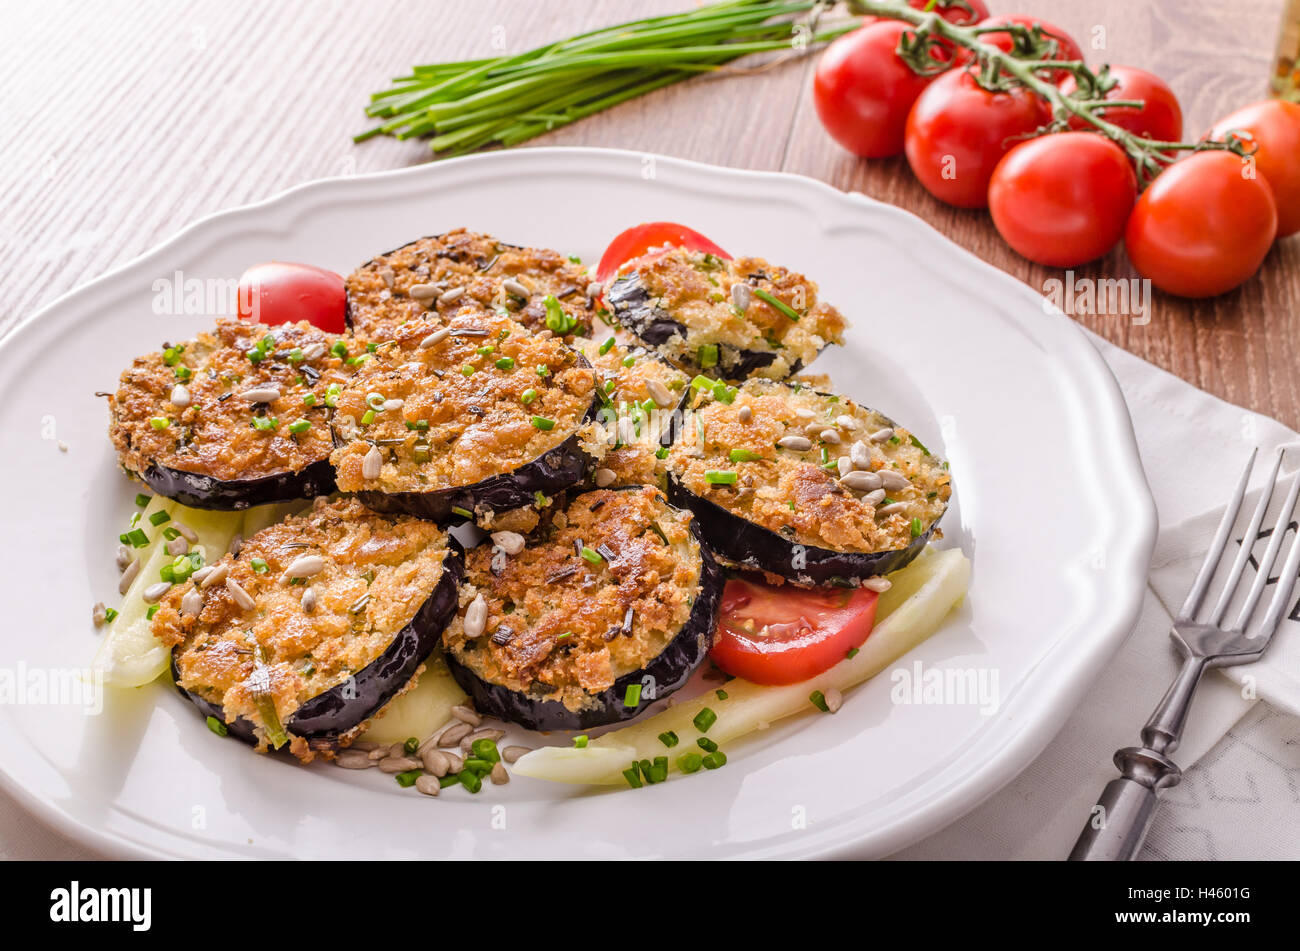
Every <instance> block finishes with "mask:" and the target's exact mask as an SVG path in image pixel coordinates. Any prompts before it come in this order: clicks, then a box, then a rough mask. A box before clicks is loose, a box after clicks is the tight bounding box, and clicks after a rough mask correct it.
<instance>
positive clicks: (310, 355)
mask: <svg viewBox="0 0 1300 951" xmlns="http://www.w3.org/2000/svg"><path fill="white" fill-rule="evenodd" d="M323 356H325V344H323V343H313V344H312V345H311V346H308V347H303V348H302V359H303V362H305V363H311V362H312V361H313V360H319V359H320V358H321V357H323Z"/></svg>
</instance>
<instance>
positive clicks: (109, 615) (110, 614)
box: [104, 608, 117, 624]
mask: <svg viewBox="0 0 1300 951" xmlns="http://www.w3.org/2000/svg"><path fill="white" fill-rule="evenodd" d="M115 617H117V608H109V609H108V610H106V611H105V612H104V623H105V624H107V623H108V622H110V621H111V620H113V618H115Z"/></svg>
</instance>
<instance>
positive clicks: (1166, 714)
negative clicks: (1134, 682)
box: [1070, 450, 1300, 861]
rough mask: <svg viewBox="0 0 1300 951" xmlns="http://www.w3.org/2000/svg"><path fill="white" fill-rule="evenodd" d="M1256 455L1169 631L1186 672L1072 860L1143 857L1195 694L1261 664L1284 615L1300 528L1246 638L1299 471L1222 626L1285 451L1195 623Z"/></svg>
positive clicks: (1299, 560) (1121, 762)
mask: <svg viewBox="0 0 1300 951" xmlns="http://www.w3.org/2000/svg"><path fill="white" fill-rule="evenodd" d="M1257 451H1258V450H1255V451H1252V452H1251V454H1250V459H1249V460H1247V462H1246V469H1245V471H1244V472H1242V474H1241V478H1240V479H1239V480H1238V482H1237V490H1236V491H1235V492H1234V493H1233V496H1232V501H1231V502H1230V503H1228V507H1227V509H1226V510H1225V511H1224V513H1223V519H1222V520H1221V521H1220V522H1219V527H1218V530H1217V531H1216V532H1215V534H1214V540H1213V542H1211V544H1210V550H1209V551H1208V552H1207V553H1206V555H1205V561H1204V562H1203V563H1202V564H1201V569H1200V571H1199V572H1198V573H1197V575H1196V580H1195V581H1194V582H1193V583H1192V590H1191V591H1189V592H1188V594H1187V600H1186V601H1184V602H1183V606H1182V609H1181V610H1180V611H1179V612H1178V617H1177V618H1175V619H1174V626H1173V629H1172V630H1171V631H1170V634H1171V636H1172V637H1173V639H1174V643H1175V644H1177V645H1178V648H1179V650H1180V651H1181V652H1182V654H1183V666H1182V669H1181V670H1180V671H1179V672H1178V676H1177V677H1176V678H1175V679H1174V682H1173V684H1171V685H1170V687H1169V690H1168V692H1167V693H1165V696H1164V699H1163V700H1161V701H1160V704H1159V706H1157V707H1156V710H1155V713H1153V714H1151V719H1149V720H1148V721H1147V725H1146V726H1145V727H1144V728H1143V729H1142V745H1141V746H1129V747H1126V748H1124V749H1122V750H1119V751H1118V752H1116V753H1115V765H1116V766H1117V767H1119V771H1120V774H1121V775H1120V777H1119V778H1118V779H1113V780H1111V781H1110V782H1109V783H1107V784H1106V788H1105V789H1103V790H1102V793H1101V798H1099V799H1098V800H1097V805H1096V806H1094V807H1093V810H1092V817H1091V819H1090V821H1089V822H1088V824H1087V825H1086V826H1085V827H1084V830H1083V833H1082V834H1081V835H1080V836H1079V840H1078V841H1077V842H1075V844H1074V848H1073V849H1072V850H1071V852H1070V860H1071V861H1098V860H1103V861H1104V860H1112V861H1114V860H1119V861H1127V860H1129V859H1132V858H1133V857H1134V856H1136V855H1137V853H1138V850H1139V849H1140V848H1141V847H1142V842H1143V840H1144V839H1145V838H1146V834H1147V830H1148V829H1149V828H1150V827H1151V820H1152V818H1153V817H1154V816H1155V809H1156V803H1157V802H1158V801H1159V794H1160V791H1161V790H1162V789H1167V788H1169V787H1170V786H1176V785H1177V784H1178V782H1179V781H1180V780H1181V779H1182V778H1183V774H1182V770H1180V769H1179V768H1178V766H1177V765H1176V764H1175V763H1174V761H1173V760H1171V759H1170V758H1169V754H1170V753H1172V752H1173V751H1174V750H1175V748H1177V746H1178V742H1179V740H1181V739H1182V735H1183V727H1184V726H1185V725H1186V723H1187V714H1188V711H1189V710H1190V709H1191V706H1192V696H1193V694H1195V692H1196V687H1197V685H1198V684H1199V683H1200V681H1201V675H1202V674H1204V673H1205V671H1206V670H1207V669H1208V668H1210V667H1231V666H1234V665H1236V664H1249V663H1252V662H1254V661H1256V660H1259V658H1260V657H1262V656H1263V654H1264V651H1265V650H1266V649H1267V648H1268V644H1269V641H1270V640H1272V638H1273V634H1274V633H1275V632H1276V631H1277V628H1278V625H1279V624H1280V623H1281V621H1282V616H1283V614H1285V613H1286V610H1287V605H1288V604H1289V603H1290V601H1291V594H1292V591H1293V589H1294V588H1295V583H1296V577H1297V573H1298V572H1300V531H1298V532H1297V533H1296V537H1295V539H1293V540H1292V542H1291V547H1290V549H1289V550H1288V551H1287V556H1286V563H1285V564H1284V565H1283V566H1282V571H1281V572H1280V574H1279V575H1278V581H1277V589H1276V590H1275V591H1274V592H1273V598H1272V600H1271V601H1270V602H1269V605H1268V611H1267V613H1266V614H1265V615H1264V619H1263V621H1262V622H1261V623H1260V624H1259V626H1258V627H1257V628H1256V630H1255V631H1254V632H1252V633H1251V634H1250V635H1247V633H1246V627H1247V625H1249V623H1250V620H1251V616H1252V615H1253V614H1254V613H1255V609H1256V607H1258V606H1259V600H1260V597H1261V595H1263V593H1264V588H1265V586H1266V585H1267V584H1268V576H1269V572H1270V571H1271V570H1272V567H1273V563H1274V562H1275V561H1276V560H1277V555H1278V552H1279V551H1280V550H1281V548H1282V540H1283V537H1284V536H1285V535H1286V533H1287V529H1288V527H1289V526H1290V524H1291V516H1292V513H1293V512H1294V510H1295V506H1296V498H1297V496H1300V473H1297V474H1296V477H1295V479H1294V480H1293V481H1292V483H1291V489H1290V491H1289V492H1288V493H1287V496H1286V501H1285V502H1284V503H1283V505H1282V511H1281V513H1280V514H1279V516H1278V520H1277V524H1276V525H1274V526H1273V531H1272V534H1271V536H1270V537H1269V540H1268V547H1267V549H1266V550H1265V552H1264V556H1263V557H1262V558H1261V559H1260V562H1259V568H1258V570H1257V572H1256V574H1255V580H1254V582H1253V583H1252V584H1251V586H1250V590H1249V592H1248V593H1247V595H1246V600H1245V602H1244V603H1243V604H1242V607H1241V611H1240V612H1239V613H1238V615H1237V619H1236V621H1234V622H1233V624H1232V626H1231V627H1226V628H1225V627H1223V626H1222V622H1223V616H1224V614H1225V613H1227V610H1228V605H1229V604H1230V603H1231V601H1232V598H1233V595H1234V593H1235V592H1236V590H1237V585H1238V583H1239V582H1240V581H1241V575H1242V572H1243V571H1244V570H1245V567H1246V562H1247V561H1249V560H1250V553H1251V549H1252V548H1253V547H1254V542H1255V539H1256V538H1258V537H1259V528H1260V525H1261V524H1263V521H1264V515H1265V513H1266V512H1267V511H1268V506H1269V502H1270V500H1271V499H1272V496H1273V489H1274V487H1275V485H1276V483H1277V474H1278V470H1279V469H1280V468H1281V466H1282V453H1281V452H1278V454H1277V459H1276V460H1274V462H1273V471H1272V473H1271V474H1270V476H1269V480H1268V484H1267V486H1266V487H1265V489H1264V491H1263V492H1262V493H1261V494H1260V498H1259V503H1258V504H1257V505H1256V506H1255V512H1254V514H1253V515H1252V516H1251V518H1250V524H1249V525H1248V526H1247V528H1246V534H1245V535H1244V536H1243V539H1242V544H1241V547H1240V550H1239V551H1238V552H1237V556H1236V558H1235V559H1234V560H1233V563H1232V568H1231V570H1230V571H1229V573H1228V578H1227V580H1226V582H1225V583H1224V586H1223V591H1222V592H1220V594H1219V597H1218V600H1217V601H1215V603H1214V607H1213V608H1212V609H1211V610H1210V612H1209V613H1208V614H1207V615H1205V616H1204V617H1203V618H1201V619H1200V620H1198V619H1197V615H1198V613H1200V610H1201V605H1202V603H1203V602H1204V601H1205V596H1206V593H1207V590H1208V589H1209V587H1210V581H1211V580H1212V579H1213V578H1214V575H1215V572H1216V571H1217V570H1218V568H1219V565H1220V562H1221V560H1222V559H1223V552H1224V549H1225V548H1226V547H1227V544H1228V539H1229V537H1230V536H1231V534H1232V526H1233V525H1234V524H1235V523H1236V521H1237V515H1238V513H1239V512H1240V511H1241V503H1242V500H1243V499H1244V498H1245V495H1246V485H1247V483H1248V482H1249V481H1250V472H1251V469H1252V468H1253V466H1254V464H1255V456H1256V454H1257Z"/></svg>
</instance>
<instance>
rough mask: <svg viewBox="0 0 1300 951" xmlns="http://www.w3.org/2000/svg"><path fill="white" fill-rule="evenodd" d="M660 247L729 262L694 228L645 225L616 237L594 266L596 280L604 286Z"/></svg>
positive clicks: (670, 223)
mask: <svg viewBox="0 0 1300 951" xmlns="http://www.w3.org/2000/svg"><path fill="white" fill-rule="evenodd" d="M663 247H670V248H687V249H689V250H691V251H704V252H705V253H707V254H713V255H716V256H717V257H720V258H723V259H725V260H728V261H729V260H731V255H730V254H728V253H727V252H726V251H724V250H722V248H720V247H718V246H717V245H716V244H714V243H713V242H712V241H710V240H709V239H708V238H706V237H705V236H704V235H702V234H700V233H699V232H698V231H696V230H695V229H693V228H688V227H686V225H679V224H677V223H676V222H673V221H648V222H646V223H645V224H640V225H633V226H632V227H631V228H628V229H627V230H626V231H623V232H621V233H619V234H618V235H615V237H614V240H613V241H611V242H610V243H609V245H608V246H607V247H606V248H605V253H604V254H602V255H601V256H600V263H599V264H597V265H596V280H598V281H600V282H601V283H606V282H608V281H609V279H610V278H611V277H613V276H614V275H615V274H617V273H618V271H619V269H620V268H621V267H622V266H623V265H624V264H627V263H628V262H629V261H635V260H637V259H638V258H643V257H645V256H646V254H647V253H648V252H649V251H650V249H651V248H656V249H658V248H663Z"/></svg>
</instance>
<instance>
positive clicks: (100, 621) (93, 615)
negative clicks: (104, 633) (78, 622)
mask: <svg viewBox="0 0 1300 951" xmlns="http://www.w3.org/2000/svg"><path fill="white" fill-rule="evenodd" d="M90 619H91V620H92V621H93V622H94V623H95V627H103V625H104V622H105V621H107V620H108V608H106V607H104V602H103V601H99V602H97V603H96V604H95V606H94V607H93V608H91V609H90Z"/></svg>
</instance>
